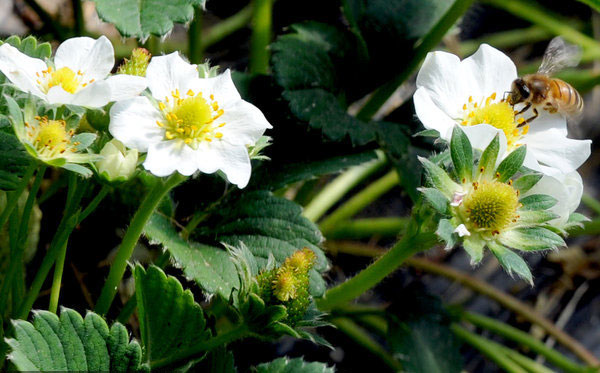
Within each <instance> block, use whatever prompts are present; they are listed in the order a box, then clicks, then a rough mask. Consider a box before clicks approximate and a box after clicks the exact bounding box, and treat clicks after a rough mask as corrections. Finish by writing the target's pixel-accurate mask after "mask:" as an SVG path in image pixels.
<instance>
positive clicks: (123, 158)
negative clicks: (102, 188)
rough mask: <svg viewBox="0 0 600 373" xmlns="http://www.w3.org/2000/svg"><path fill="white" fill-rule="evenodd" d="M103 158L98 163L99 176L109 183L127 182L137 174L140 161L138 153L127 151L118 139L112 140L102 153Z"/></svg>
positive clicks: (133, 150) (131, 150)
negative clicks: (136, 170) (136, 169)
mask: <svg viewBox="0 0 600 373" xmlns="http://www.w3.org/2000/svg"><path fill="white" fill-rule="evenodd" d="M100 155H101V156H102V157H103V158H102V159H101V160H99V161H98V162H96V167H98V174H99V175H100V176H102V177H104V178H105V179H106V180H108V181H126V180H128V179H129V178H131V176H133V174H134V172H135V168H136V166H137V161H138V151H137V150H135V149H130V150H127V148H126V147H125V145H123V143H122V142H120V141H119V140H117V139H112V140H111V141H109V142H108V143H106V145H104V148H102V150H101V151H100Z"/></svg>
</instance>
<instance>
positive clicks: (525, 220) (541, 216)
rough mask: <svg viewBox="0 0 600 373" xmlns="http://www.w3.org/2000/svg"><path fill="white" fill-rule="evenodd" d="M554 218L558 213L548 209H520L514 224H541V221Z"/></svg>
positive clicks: (520, 225) (522, 225)
mask: <svg viewBox="0 0 600 373" xmlns="http://www.w3.org/2000/svg"><path fill="white" fill-rule="evenodd" d="M556 218H558V215H556V214H555V213H553V212H550V211H544V210H541V211H521V212H519V219H518V220H517V225H516V226H518V227H527V226H532V225H541V224H542V223H545V222H547V221H550V220H552V219H556Z"/></svg>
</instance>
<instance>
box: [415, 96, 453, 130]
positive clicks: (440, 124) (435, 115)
mask: <svg viewBox="0 0 600 373" xmlns="http://www.w3.org/2000/svg"><path fill="white" fill-rule="evenodd" d="M429 92H430V91H429V90H427V89H426V88H424V87H420V88H419V89H417V91H416V92H415V94H414V96H413V101H414V103H415V111H416V113H417V116H418V117H419V120H420V121H421V123H423V126H425V128H427V129H432V130H436V131H438V132H439V133H440V137H441V138H443V139H444V140H447V141H449V140H450V137H451V136H452V129H453V128H454V126H455V125H456V120H454V119H452V118H451V117H449V116H448V114H447V113H446V112H445V111H443V110H442V109H441V108H440V107H439V106H438V105H436V104H435V103H434V102H433V100H432V99H431V97H430V96H429Z"/></svg>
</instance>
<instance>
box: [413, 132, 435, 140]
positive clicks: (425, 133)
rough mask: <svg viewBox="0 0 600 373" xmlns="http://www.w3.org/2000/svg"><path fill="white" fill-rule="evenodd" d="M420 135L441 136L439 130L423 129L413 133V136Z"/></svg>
mask: <svg viewBox="0 0 600 373" xmlns="http://www.w3.org/2000/svg"><path fill="white" fill-rule="evenodd" d="M419 136H421V137H434V138H436V139H437V138H439V137H440V133H439V132H438V131H437V130H423V131H419V132H417V133H415V134H414V135H413V137H419Z"/></svg>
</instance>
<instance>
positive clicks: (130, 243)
mask: <svg viewBox="0 0 600 373" xmlns="http://www.w3.org/2000/svg"><path fill="white" fill-rule="evenodd" d="M185 179H186V177H184V176H182V175H180V174H179V173H175V174H173V175H171V176H170V177H169V178H168V179H167V180H166V181H163V180H157V182H156V185H155V186H154V188H153V189H152V190H151V191H150V192H149V193H148V195H147V196H146V199H145V200H144V201H143V202H142V204H141V205H140V208H139V209H138V210H137V212H136V213H135V215H134V216H133V219H132V220H131V223H130V224H129V228H128V229H127V232H126V233H125V236H124V237H123V241H122V242H121V246H120V247H119V250H118V251H117V255H116V257H115V259H114V261H113V263H112V265H111V267H110V272H109V273H108V278H107V279H106V282H105V283H104V287H103V288H102V292H101V293H100V298H99V299H98V302H97V303H96V309H95V311H96V313H99V314H100V315H105V314H106V313H107V312H108V310H109V308H110V305H111V304H112V301H113V299H114V297H115V295H116V294H117V286H118V285H119V282H120V281H121V278H123V275H124V274H125V270H126V269H127V261H128V260H129V258H130V257H131V254H133V249H134V248H135V245H136V244H137V242H138V240H139V238H140V236H141V235H142V230H143V229H144V226H145V225H146V222H148V219H150V217H151V216H152V214H153V213H154V210H156V207H157V206H158V205H159V203H160V201H161V200H162V199H163V197H164V196H165V195H166V194H167V193H168V192H169V191H170V190H171V189H173V188H174V187H175V186H176V185H178V184H179V183H181V182H183V181H184V180H185Z"/></svg>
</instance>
